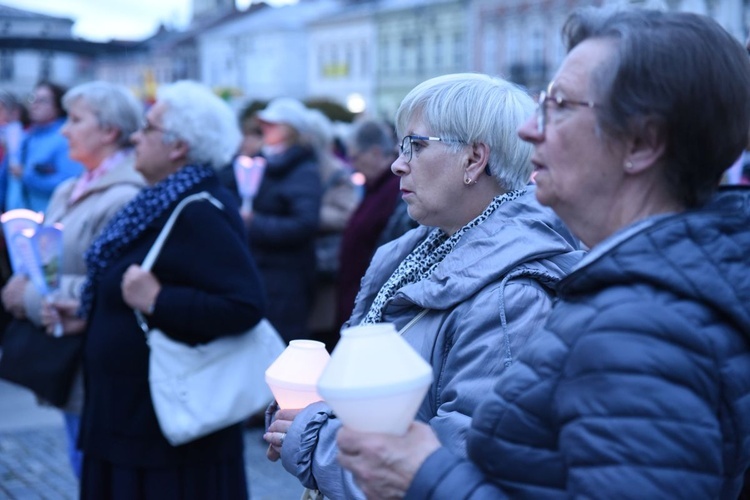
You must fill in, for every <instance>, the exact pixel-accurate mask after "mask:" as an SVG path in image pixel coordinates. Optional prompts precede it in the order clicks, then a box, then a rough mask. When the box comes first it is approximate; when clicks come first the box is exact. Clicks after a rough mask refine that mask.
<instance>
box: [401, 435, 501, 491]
mask: <svg viewBox="0 0 750 500" xmlns="http://www.w3.org/2000/svg"><path fill="white" fill-rule="evenodd" d="M504 498H508V497H507V496H506V495H505V494H504V493H503V491H502V490H500V489H499V488H498V487H497V486H496V485H494V484H492V483H490V482H488V481H487V480H486V478H485V476H484V474H483V473H482V471H481V470H479V469H478V468H477V467H476V466H475V465H474V464H472V463H471V462H469V461H468V460H466V459H462V458H459V457H457V456H456V455H454V454H452V453H451V452H450V451H448V450H447V449H445V448H444V447H443V448H439V449H438V450H437V451H435V452H434V453H433V454H432V455H430V456H429V457H427V460H425V462H424V463H423V464H422V466H421V467H420V468H419V470H418V471H417V475H416V476H414V479H413V480H412V482H411V485H410V486H409V489H408V490H407V491H406V495H405V496H404V500H460V499H472V500H482V499H488V500H489V499H492V500H502V499H504Z"/></svg>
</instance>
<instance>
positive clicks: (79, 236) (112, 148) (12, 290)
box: [2, 81, 145, 477]
mask: <svg viewBox="0 0 750 500" xmlns="http://www.w3.org/2000/svg"><path fill="white" fill-rule="evenodd" d="M62 104H63V107H64V108H65V110H66V111H67V113H68V117H67V120H66V121H65V124H64V125H63V126H62V129H61V133H62V135H63V136H64V137H65V138H66V139H67V140H68V148H67V150H68V151H69V154H70V158H71V159H72V160H75V161H77V162H80V163H81V164H82V165H83V166H84V168H85V173H84V174H83V175H81V176H80V177H78V178H75V179H69V180H67V181H64V182H63V183H62V184H60V185H59V186H58V187H57V188H56V189H55V191H54V193H53V194H52V198H51V199H50V204H49V206H48V207H47V213H46V214H45V218H44V224H45V225H48V226H51V225H57V224H61V225H62V227H63V240H62V244H63V252H62V261H61V265H60V272H61V279H60V289H59V291H58V296H59V297H60V298H63V299H78V298H79V296H80V288H81V285H82V284H83V281H84V280H85V278H86V263H85V261H84V258H83V254H84V253H85V252H86V249H87V248H88V247H89V245H91V242H92V241H93V240H94V238H96V237H97V235H98V234H99V233H100V232H101V231H102V229H103V228H104V227H105V226H106V225H107V223H108V222H109V220H110V219H111V218H112V217H113V216H114V215H115V213H117V211H118V210H120V208H122V206H123V205H125V204H126V203H127V202H129V201H130V200H131V199H132V198H133V197H134V196H135V195H136V194H138V191H140V190H141V188H143V186H144V185H145V183H144V182H143V177H141V175H140V174H139V173H138V172H136V171H135V168H134V164H135V153H134V152H133V148H132V147H131V143H130V134H132V133H133V132H135V131H136V130H137V129H138V126H139V125H140V123H141V116H142V111H141V106H140V104H139V103H138V101H137V100H136V98H135V97H134V96H133V94H132V93H131V92H130V91H129V90H128V89H126V88H125V87H122V86H120V85H114V84H111V83H107V82H101V81H95V82H89V83H84V84H82V85H79V86H77V87H73V88H72V89H70V90H69V91H68V92H66V93H65V95H64V96H63V98H62ZM2 298H3V305H4V306H5V308H6V309H7V310H8V311H10V312H11V313H12V314H13V315H14V316H15V318H16V321H15V322H14V323H11V325H10V326H9V328H29V327H30V325H29V323H31V324H33V325H35V327H37V328H41V313H42V305H43V303H44V297H42V295H41V293H40V292H39V290H38V289H37V287H35V286H34V285H33V284H32V283H31V282H30V281H29V280H28V278H27V277H26V276H23V275H15V276H13V278H11V280H10V281H9V282H8V284H7V285H6V286H5V288H4V289H3V292H2ZM23 323H25V325H24V324H23ZM30 362H33V360H30ZM60 404H62V406H61V408H62V410H63V414H64V417H65V426H66V430H67V435H68V448H69V454H70V459H71V464H72V466H73V470H74V472H75V474H76V476H78V477H80V473H81V457H80V453H79V452H78V451H77V450H76V440H77V438H78V427H79V423H80V414H81V410H82V408H83V377H82V376H81V374H80V373H79V374H78V376H77V377H76V380H75V382H74V383H73V386H72V388H71V391H70V396H68V398H67V402H63V403H60Z"/></svg>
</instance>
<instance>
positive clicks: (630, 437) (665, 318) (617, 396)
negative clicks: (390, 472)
mask: <svg viewBox="0 0 750 500" xmlns="http://www.w3.org/2000/svg"><path fill="white" fill-rule="evenodd" d="M615 239H617V242H616V243H612V242H609V244H607V242H605V243H602V245H604V246H605V247H608V249H607V251H605V252H598V253H597V254H594V253H595V252H594V251H596V248H595V249H594V251H592V255H590V256H588V257H587V258H586V259H584V262H583V263H582V264H581V266H580V267H579V268H578V269H577V270H576V271H574V272H573V273H571V274H570V275H569V276H568V277H567V278H566V279H564V280H563V281H562V282H561V283H560V285H559V288H558V291H559V294H560V297H561V298H560V301H559V302H558V303H557V304H556V306H555V307H554V308H553V310H552V312H551V314H550V315H549V317H548V320H547V323H546V325H545V327H544V329H543V330H542V331H541V332H540V333H539V334H538V335H535V336H533V340H531V341H530V342H529V344H528V345H527V347H526V349H525V350H524V351H522V352H521V354H520V356H519V359H518V361H517V363H515V364H514V365H513V366H511V367H510V368H509V369H508V370H506V371H505V373H504V374H503V376H502V377H501V379H500V380H499V381H498V383H497V384H496V386H495V388H494V394H491V395H490V397H488V398H487V399H486V401H485V402H484V403H483V404H482V405H481V406H480V407H479V408H478V409H477V411H476V413H475V416H474V420H473V423H472V428H471V430H470V431H469V437H468V443H467V448H468V455H469V459H470V460H466V459H462V458H459V457H456V456H455V455H453V454H451V453H450V452H449V451H447V450H446V449H444V448H443V449H441V450H439V451H437V452H435V453H434V454H433V455H431V456H430V457H429V458H428V459H427V461H426V462H425V463H424V464H423V465H422V467H421V469H420V470H419V472H418V473H417V476H416V477H415V478H414V480H413V481H412V484H411V487H410V489H409V491H408V493H407V497H408V498H434V499H437V498H445V499H448V498H450V499H451V500H455V499H460V498H504V497H511V498H520V499H523V498H535V499H538V498H649V499H651V498H670V499H675V498H685V499H695V498H723V499H732V500H734V499H736V498H737V494H738V492H739V490H740V487H741V483H742V475H743V473H744V471H745V469H747V467H748V465H749V464H750V190H741V189H734V190H728V191H725V192H722V193H720V194H719V195H718V196H717V197H716V198H715V199H714V200H713V201H712V202H711V203H710V204H709V205H708V206H706V207H704V208H703V209H700V210H695V211H689V212H685V213H682V214H677V215H672V216H667V217H663V218H661V219H659V220H658V221H655V222H654V223H653V224H651V225H647V226H646V227H643V228H641V229H640V230H638V231H636V232H635V233H634V234H633V233H630V234H629V235H628V236H627V237H625V238H619V239H618V238H616V237H615Z"/></svg>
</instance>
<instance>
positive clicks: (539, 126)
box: [536, 84, 599, 134]
mask: <svg viewBox="0 0 750 500" xmlns="http://www.w3.org/2000/svg"><path fill="white" fill-rule="evenodd" d="M551 87H552V84H550V88H551ZM548 102H549V103H552V105H553V107H554V108H555V110H560V109H565V107H566V106H586V107H587V108H595V107H597V106H599V105H598V104H596V103H595V102H592V101H573V100H571V99H564V98H562V97H560V96H557V97H555V96H551V95H549V91H544V90H543V91H541V92H540V93H539V100H538V101H537V108H536V130H537V132H539V133H540V134H544V130H545V129H546V128H547V113H548V110H547V103H548Z"/></svg>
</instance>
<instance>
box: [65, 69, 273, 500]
mask: <svg viewBox="0 0 750 500" xmlns="http://www.w3.org/2000/svg"><path fill="white" fill-rule="evenodd" d="M132 139H133V141H134V143H135V147H136V156H137V160H136V169H137V170H138V171H139V172H140V173H141V174H142V175H143V177H144V178H145V179H146V181H147V182H148V184H149V187H148V188H146V189H144V190H143V191H142V192H141V193H140V194H139V195H138V196H136V198H134V199H133V201H132V202H130V203H129V204H128V205H126V206H125V207H124V208H123V209H122V210H121V211H120V212H119V213H118V214H117V215H116V216H115V217H114V218H113V220H112V221H111V223H110V224H109V225H108V226H107V228H106V229H105V230H104V231H103V233H102V234H101V236H100V237H99V238H97V239H96V240H95V241H94V243H93V244H92V246H91V248H90V249H89V251H88V252H87V254H86V263H87V277H88V280H87V282H86V284H85V285H84V288H83V292H82V296H81V302H80V306H81V307H80V313H82V315H83V317H84V318H86V319H87V321H86V322H85V324H86V335H87V339H86V347H85V353H84V370H85V381H86V400H85V405H84V412H83V422H82V425H81V438H80V445H81V446H82V448H83V451H84V467H83V478H82V481H81V498H96V499H98V498H127V499H151V498H153V499H160V500H161V499H164V498H175V499H177V498H222V499H235V498H246V497H247V482H246V478H245V465H244V461H243V440H242V432H241V426H240V425H239V424H238V425H233V426H230V427H227V428H225V429H221V430H219V431H217V432H215V433H213V434H210V435H208V436H205V437H202V438H199V439H197V440H195V441H192V442H189V443H187V444H184V445H181V446H176V447H175V446H171V445H170V444H169V443H168V442H167V440H166V439H165V438H164V436H163V435H162V433H161V430H160V428H159V425H158V422H157V420H156V415H155V413H154V408H153V405H152V402H151V395H150V390H149V384H148V359H149V348H148V346H147V344H146V341H145V338H144V335H143V332H142V331H141V329H140V328H139V326H138V323H137V322H136V318H135V315H134V311H140V312H141V313H143V314H144V315H145V316H146V318H147V320H148V323H149V326H150V327H155V328H159V329H161V330H162V331H163V332H164V333H166V334H167V335H168V336H170V337H172V338H173V339H175V340H179V341H182V342H185V343H188V344H197V343H204V342H208V341H211V340H213V339H214V338H216V337H219V336H223V335H232V334H237V333H241V332H244V331H246V330H248V329H249V328H251V327H253V326H254V325H255V324H257V323H258V321H259V320H260V319H261V318H262V316H263V308H264V299H263V293H262V286H261V283H260V277H259V274H258V272H257V270H256V267H255V264H254V261H253V259H252V256H251V255H250V252H249V250H248V248H247V244H246V243H245V241H246V240H245V238H246V236H245V231H244V229H243V225H242V220H241V219H240V217H239V215H238V208H237V205H236V202H235V201H233V199H232V196H231V195H230V193H229V192H228V191H227V190H226V189H224V188H223V187H221V186H220V183H219V181H218V179H217V177H216V173H215V170H214V169H215V168H217V167H219V166H221V165H224V164H225V163H226V162H227V161H229V159H230V158H231V156H232V154H233V153H234V151H235V149H236V147H237V145H238V144H239V141H240V134H239V131H238V130H237V128H236V124H235V120H234V118H233V116H232V113H231V111H230V110H229V108H228V107H227V106H226V105H225V104H224V103H223V102H222V101H221V100H220V99H218V98H217V97H216V96H214V95H213V94H212V93H211V92H210V90H208V89H207V88H205V87H203V86H201V85H199V84H197V83H194V82H178V83H175V84H173V85H170V86H166V87H162V88H161V89H160V91H159V94H158V98H157V102H156V104H155V105H154V106H153V107H152V108H151V109H150V110H149V112H148V114H147V115H146V124H145V126H144V127H143V128H142V129H141V130H139V131H138V132H136V133H135V134H133V136H132ZM202 191H206V192H208V193H209V194H210V195H211V196H212V197H214V198H215V199H216V200H218V201H219V202H220V203H221V204H222V205H223V208H218V207H216V206H214V204H212V203H208V202H206V201H198V202H194V203H191V204H189V205H187V206H186V207H185V209H184V210H183V212H182V213H181V215H180V216H179V218H178V219H177V222H176V224H175V225H174V227H173V229H172V232H171V233H170V235H169V238H167V240H166V243H165V244H164V246H163V248H162V251H161V253H160V254H159V258H158V259H157V261H156V263H155V265H154V267H153V272H148V271H145V270H143V269H141V267H140V266H139V265H138V263H140V262H142V261H143V259H144V257H145V255H146V253H147V252H148V251H149V249H150V248H151V246H152V245H153V243H154V240H155V239H156V237H157V235H158V234H159V232H160V231H161V229H162V227H163V226H164V224H165V222H166V220H167V218H168V217H169V215H170V214H171V212H172V210H173V209H174V207H175V206H176V205H177V204H178V203H179V202H180V201H181V200H182V199H184V198H185V197H187V196H189V195H191V194H194V193H198V192H202ZM59 310H60V313H61V314H62V315H63V320H64V325H65V326H66V330H72V329H75V328H76V327H78V328H80V327H81V326H82V325H81V323H83V322H84V320H76V319H74V318H71V317H70V314H71V312H72V307H71V305H68V307H66V308H62V309H59ZM219 393H220V388H217V394H219Z"/></svg>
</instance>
